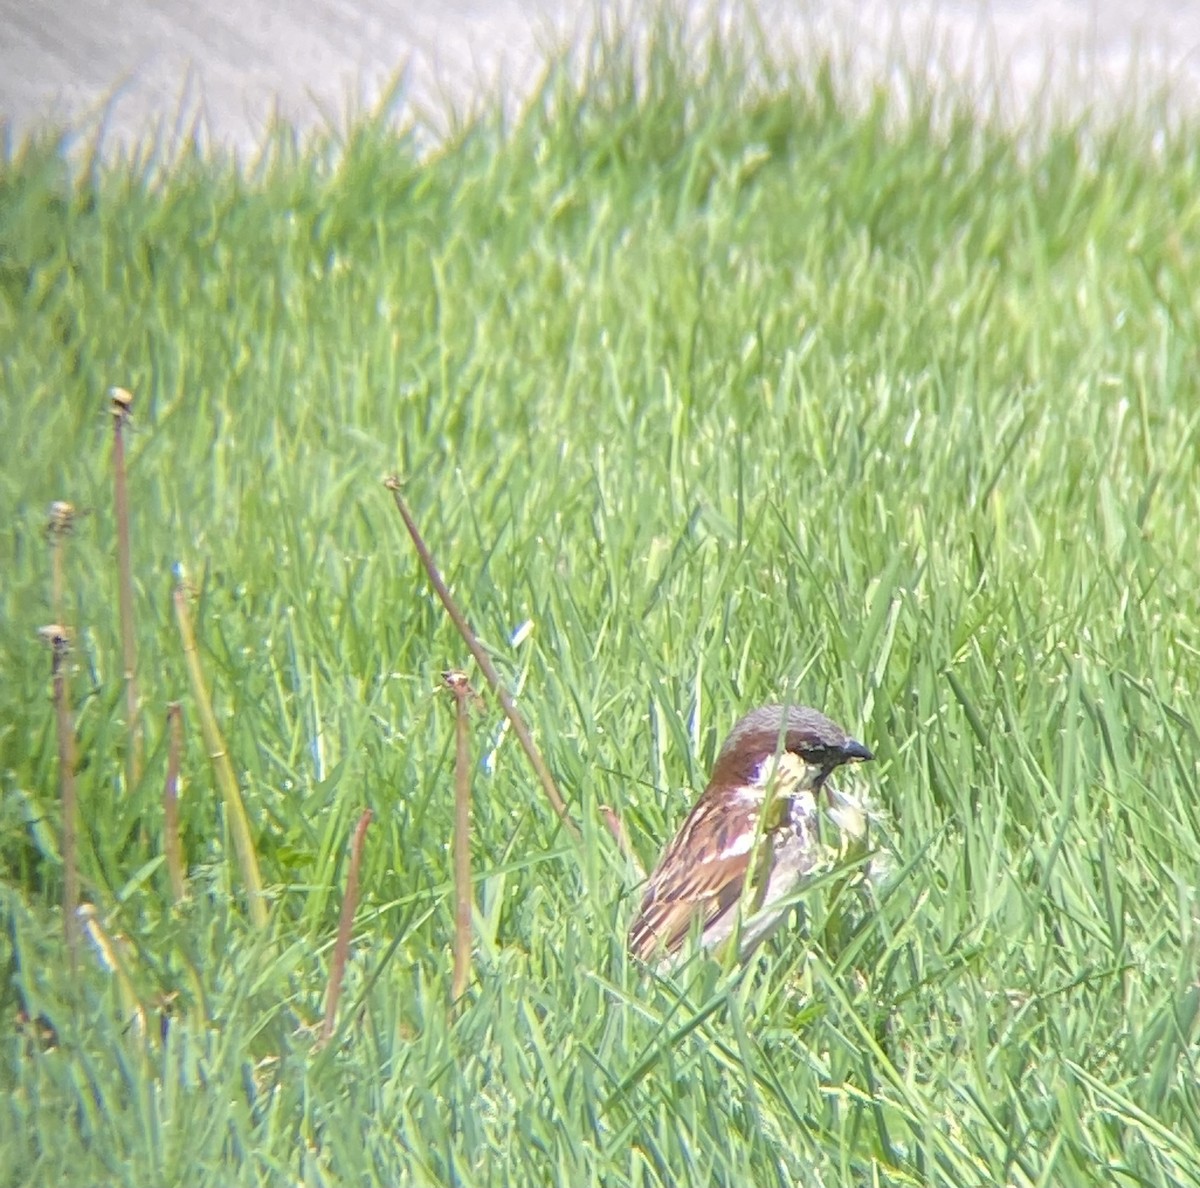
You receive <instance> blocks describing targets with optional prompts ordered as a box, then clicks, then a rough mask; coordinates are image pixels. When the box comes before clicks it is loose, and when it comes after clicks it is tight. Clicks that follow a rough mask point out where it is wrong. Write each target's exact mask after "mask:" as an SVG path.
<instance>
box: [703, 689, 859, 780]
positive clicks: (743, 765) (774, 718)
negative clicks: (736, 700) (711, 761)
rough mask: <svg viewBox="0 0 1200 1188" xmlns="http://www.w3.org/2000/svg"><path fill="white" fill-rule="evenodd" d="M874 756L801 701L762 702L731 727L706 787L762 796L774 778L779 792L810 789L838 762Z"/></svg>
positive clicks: (825, 776) (838, 765)
mask: <svg viewBox="0 0 1200 1188" xmlns="http://www.w3.org/2000/svg"><path fill="white" fill-rule="evenodd" d="M874 758H875V756H874V755H873V754H872V753H871V752H870V750H868V749H867V748H866V747H865V746H863V744H862V743H860V742H859V741H858V740H857V739H854V738H851V737H850V735H848V734H847V733H846V732H845V731H844V730H843V729H842V728H841V727H840V726H838V725H837V724H836V723H835V722H831V721H830V720H829V719H828V718H827V717H825V715H824V714H822V713H818V712H817V711H816V710H814V709H809V708H808V707H807V706H801V705H790V706H785V705H764V706H762V707H761V708H759V709H756V710H751V712H750V713H748V714H747V715H746V716H745V717H744V718H742V719H741V721H739V722H738V723H737V725H736V726H734V728H733V730H731V731H730V733H729V737H728V738H727V739H726V740H725V745H724V746H723V747H722V748H721V753H720V754H719V755H718V756H717V762H716V764H715V765H714V767H713V772H712V778H711V780H710V781H709V787H710V788H711V787H721V788H726V789H729V790H730V791H732V790H734V789H738V790H739V791H740V794H741V795H742V796H745V797H757V798H758V799H765V798H766V797H767V794H768V792H769V791H770V789H771V786H772V782H773V783H774V792H775V794H776V795H779V796H785V797H787V796H793V795H795V794H796V793H799V792H811V793H812V794H813V795H814V796H815V795H816V794H817V792H819V791H820V789H821V786H822V785H823V784H824V783H825V781H826V779H828V777H829V774H830V772H832V771H833V770H834V769H835V768H838V767H841V766H842V764H843V763H857V762H862V761H864V760H867V759H874Z"/></svg>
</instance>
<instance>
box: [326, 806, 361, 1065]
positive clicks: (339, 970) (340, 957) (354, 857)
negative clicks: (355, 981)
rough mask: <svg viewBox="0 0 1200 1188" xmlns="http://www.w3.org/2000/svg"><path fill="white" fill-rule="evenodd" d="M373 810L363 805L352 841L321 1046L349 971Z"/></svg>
mask: <svg viewBox="0 0 1200 1188" xmlns="http://www.w3.org/2000/svg"><path fill="white" fill-rule="evenodd" d="M371 816H372V814H371V810H370V809H364V810H363V813H362V816H360V817H359V818H358V824H357V825H356V826H355V827H354V836H353V837H352V838H351V841H350V869H349V870H348V871H347V873H346V895H345V898H343V900H342V914H341V917H340V918H339V920H338V931H337V940H336V941H335V942H334V946H333V964H332V965H331V966H330V968H329V989H328V991H327V992H326V995H325V1021H324V1023H322V1024H321V1035H320V1038H319V1039H318V1040H317V1043H318V1046H320V1045H323V1044H326V1043H328V1042H329V1039H330V1037H331V1036H332V1035H333V1027H334V1023H335V1022H336V1021H337V1008H338V1000H339V999H340V998H341V995H342V980H343V978H344V977H345V974H346V956H347V954H348V953H349V952H350V931H351V929H352V928H353V927H354V912H355V909H356V907H357V906H358V871H359V867H360V866H361V865H362V852H363V842H364V841H365V840H366V836H367V826H368V825H370V824H371Z"/></svg>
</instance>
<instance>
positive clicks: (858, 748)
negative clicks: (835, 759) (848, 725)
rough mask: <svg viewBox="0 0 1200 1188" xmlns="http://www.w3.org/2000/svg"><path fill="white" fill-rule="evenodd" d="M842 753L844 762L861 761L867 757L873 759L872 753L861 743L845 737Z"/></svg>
mask: <svg viewBox="0 0 1200 1188" xmlns="http://www.w3.org/2000/svg"><path fill="white" fill-rule="evenodd" d="M842 755H843V760H842V761H843V762H844V763H863V762H866V761H867V760H868V759H874V758H875V756H874V754H873V753H872V752H871V751H870V750H868V749H867V748H866V747H864V746H863V745H862V743H860V742H859V741H858V740H857V739H854V738H848V739H846V742H845V745H844V746H843V747H842Z"/></svg>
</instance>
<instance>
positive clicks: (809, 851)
mask: <svg viewBox="0 0 1200 1188" xmlns="http://www.w3.org/2000/svg"><path fill="white" fill-rule="evenodd" d="M874 758H875V756H874V755H873V754H872V752H871V751H870V750H869V749H868V748H867V747H866V746H864V745H863V744H862V743H861V742H859V741H858V740H857V739H854V738H851V737H850V735H849V734H847V733H846V731H845V730H843V729H842V728H841V727H840V726H838V725H837V724H836V723H834V722H832V721H830V719H829V718H827V717H826V716H825V715H824V714H822V713H820V712H818V711H817V710H815V709H810V708H809V707H807V706H799V705H764V706H760V707H759V708H758V709H754V710H751V711H750V712H749V713H747V714H746V715H745V716H744V717H742V718H741V719H740V720H739V721H738V722H737V724H736V725H735V726H734V728H733V729H732V730H731V731H730V733H729V737H728V738H727V739H726V740H725V744H724V746H722V747H721V750H720V753H719V754H718V755H717V761H716V763H715V764H714V765H713V770H712V776H711V778H710V779H709V781H708V786H707V787H706V788H705V790H704V792H703V793H702V794H701V795H700V797H699V799H698V800H697V801H696V803H695V804H694V805H693V806H692V809H691V811H690V812H689V813H688V815H687V817H686V818H685V819H684V821H683V824H682V825H681V826H680V827H679V832H678V833H676V835H675V837H674V839H673V840H672V841H671V843H670V844H669V845H668V846H667V848H666V849H665V850H664V851H663V854H662V857H661V858H660V859H659V862H658V865H657V866H656V867H655V868H654V870H653V872H652V873H651V874H650V877H649V879H648V881H647V885H646V890H645V893H644V895H643V897H642V902H641V907H640V908H639V910H638V912H637V915H636V916H635V917H634V920H633V923H632V924H631V926H630V929H629V951H630V953H631V954H632V955H633V956H634V957H636V958H637V959H638V960H640V961H642V962H644V963H649V964H656V965H657V964H660V963H665V962H673V961H676V960H678V958H679V957H680V955H681V954H682V951H683V946H684V942H685V941H686V940H687V938H688V936H689V934H690V933H691V932H692V929H693V926H694V925H695V924H696V922H697V921H699V930H700V940H701V944H702V945H703V947H704V948H705V949H708V950H715V951H716V952H717V953H718V954H722V955H723V952H724V950H723V946H725V945H726V944H727V942H729V941H730V939H731V938H733V937H734V934H735V932H736V933H737V937H736V942H735V943H736V944H737V946H738V960H739V961H745V960H746V959H747V958H748V957H749V956H750V955H751V954H752V953H753V952H754V950H755V949H757V947H758V946H759V945H761V944H762V943H763V942H764V941H765V940H767V939H768V937H770V936H771V935H772V934H773V933H774V932H775V931H776V929H778V927H779V926H780V924H782V923H783V920H784V918H785V917H786V915H787V913H788V911H789V909H790V908H791V906H792V900H791V898H790V897H791V896H792V894H793V893H794V892H795V891H796V889H797V888H798V887H799V886H800V884H801V883H802V881H803V879H804V877H805V876H806V875H807V874H809V873H810V872H811V871H812V870H813V869H814V867H815V866H816V865H817V864H818V862H819V860H820V857H821V846H820V841H819V836H818V828H819V826H818V816H819V814H818V805H817V798H818V795H819V794H820V793H821V791H822V789H823V788H825V784H826V781H827V780H828V778H829V776H830V774H831V773H832V772H833V771H834V770H835V769H837V768H838V767H841V766H842V765H843V764H845V763H857V762H864V761H866V760H870V759H874ZM826 795H827V796H828V797H829V799H830V802H831V807H832V809H834V810H836V811H833V812H831V814H830V815H831V816H832V817H833V818H834V819H835V822H836V823H838V824H839V826H840V827H841V828H843V830H844V831H847V832H849V833H850V834H852V835H854V834H857V836H858V838H860V839H861V837H862V836H863V834H864V833H865V821H864V819H863V817H862V813H861V811H858V812H856V811H855V810H854V807H853V803H852V802H850V801H849V800H848V798H844V797H841V796H840V795H839V794H837V793H835V792H833V790H832V788H829V789H827V790H826ZM748 877H749V880H750V882H749V886H748V885H747V879H748Z"/></svg>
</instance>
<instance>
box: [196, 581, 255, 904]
mask: <svg viewBox="0 0 1200 1188" xmlns="http://www.w3.org/2000/svg"><path fill="white" fill-rule="evenodd" d="M175 618H176V620H177V621H178V623H179V636H180V639H181V640H182V641H183V657H184V660H185V661H186V662H187V669H188V675H189V677H190V678H191V684H192V695H193V696H194V697H195V699H196V709H197V711H198V712H199V714H200V732H201V734H203V736H204V745H205V747H207V748H208V757H209V759H210V760H211V761H212V765H213V774H214V775H215V777H216V781H217V786H218V787H219V788H220V789H221V797H222V799H223V800H224V802H225V816H226V818H227V820H228V822H229V832H230V834H232V836H233V848H234V850H235V851H236V853H237V859H238V865H239V866H240V867H241V870H242V881H243V882H244V883H245V885H246V894H247V896H248V899H249V908H250V919H251V921H252V922H253V923H254V925H255V927H257V928H265V927H266V926H267V920H268V916H267V900H266V897H265V896H264V895H263V886H262V876H261V875H260V874H259V871H258V856H257V854H255V852H254V839H253V838H252V837H251V834H250V821H249V818H248V817H247V816H246V806H245V804H244V803H243V801H242V794H241V792H240V791H239V790H238V785H237V778H236V777H235V776H234V774H233V764H232V763H230V761H229V752H228V751H227V750H226V748H225V740H224V738H222V736H221V730H220V727H219V726H218V725H217V716H216V714H214V713H213V708H212V702H211V701H209V697H208V688H207V686H206V685H205V683H204V670H203V669H202V668H201V667H200V653H199V652H198V651H197V649H196V635H195V632H193V630H192V616H191V612H190V611H189V609H188V592H187V589H186V587H184V586H183V585H182V584H180V585H178V586H176V587H175Z"/></svg>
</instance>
